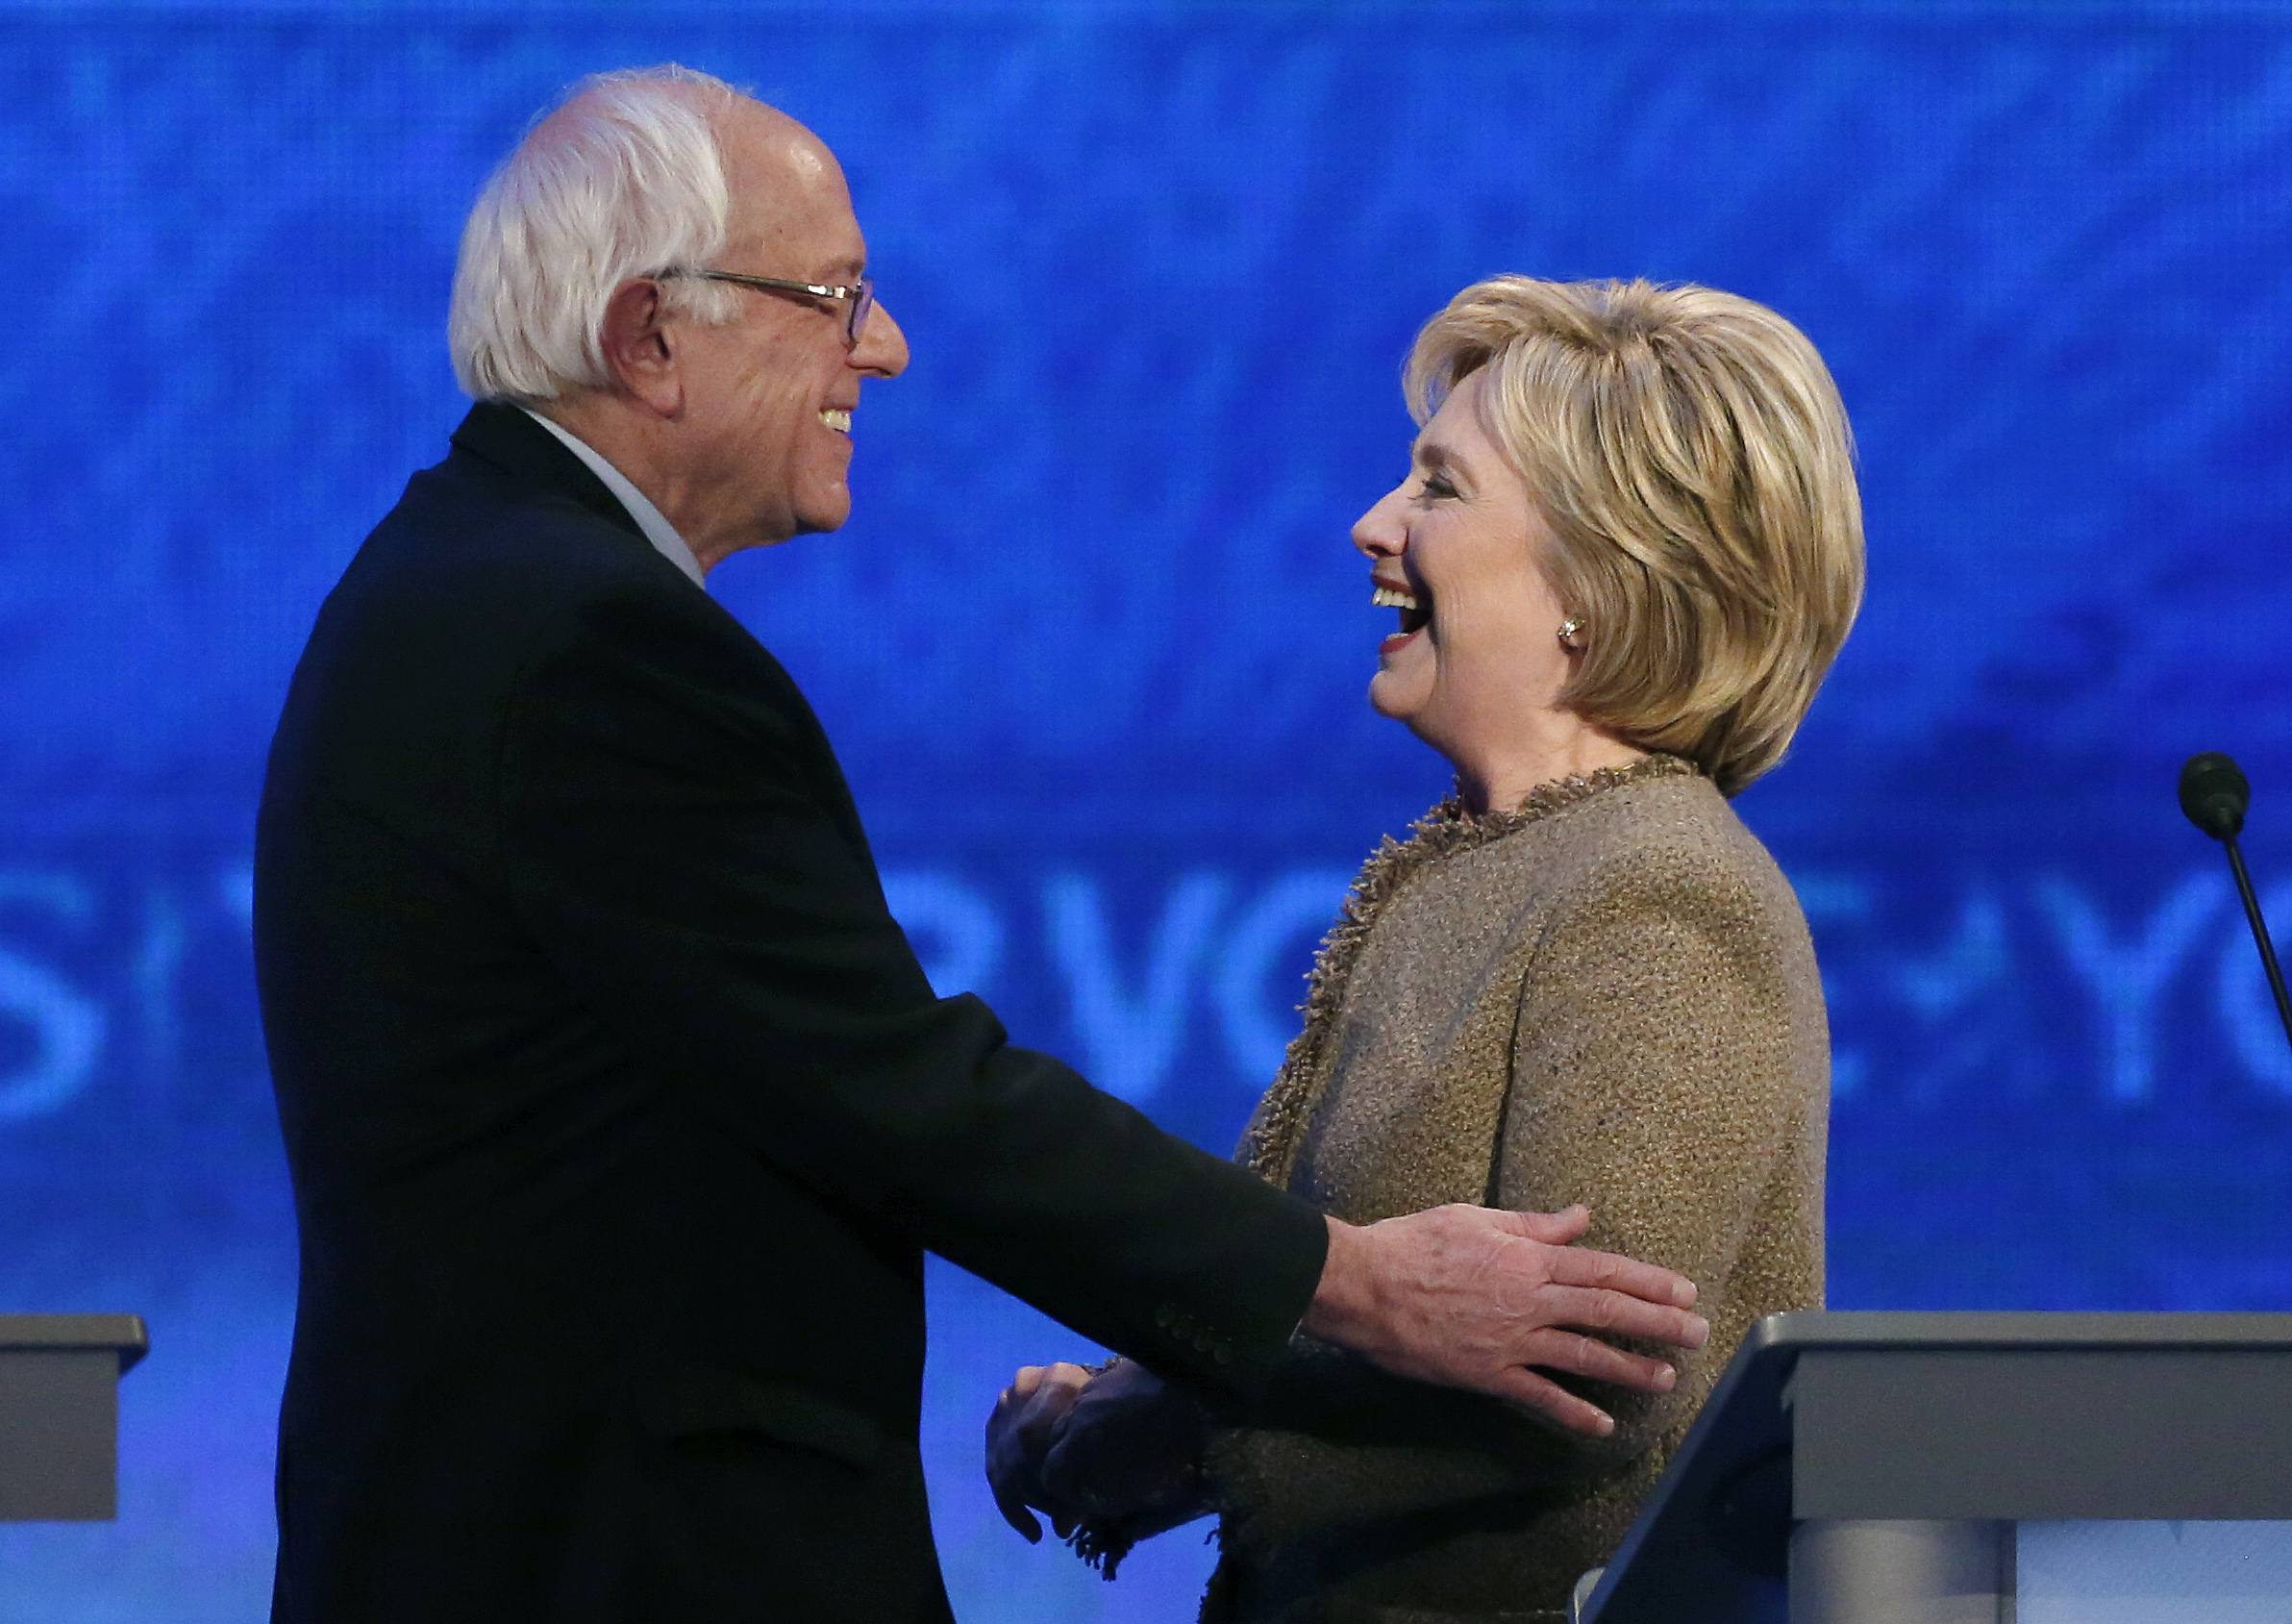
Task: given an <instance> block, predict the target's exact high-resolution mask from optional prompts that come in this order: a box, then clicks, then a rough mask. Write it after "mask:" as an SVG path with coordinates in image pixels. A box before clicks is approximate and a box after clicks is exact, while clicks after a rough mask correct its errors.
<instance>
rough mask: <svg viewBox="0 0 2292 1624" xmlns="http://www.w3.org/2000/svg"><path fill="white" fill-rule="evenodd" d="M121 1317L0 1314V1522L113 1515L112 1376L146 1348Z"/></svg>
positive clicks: (133, 1322)
mask: <svg viewBox="0 0 2292 1624" xmlns="http://www.w3.org/2000/svg"><path fill="white" fill-rule="evenodd" d="M149 1345H150V1344H149V1342H148V1340H147V1339H146V1337H145V1336H144V1333H143V1322H142V1320H140V1319H138V1318H137V1317H136V1316H135V1315H134V1314H126V1313H0V1522H105V1521H109V1520H110V1519H111V1518H112V1517H114V1516H116V1515H118V1514H119V1378H120V1377H121V1376H122V1375H123V1374H125V1373H126V1371H127V1370H128V1369H129V1368H130V1367H131V1366H133V1365H134V1364H135V1362H137V1360H139V1359H141V1358H142V1357H143V1354H144V1351H145V1350H146V1348H147V1347H148V1346H149Z"/></svg>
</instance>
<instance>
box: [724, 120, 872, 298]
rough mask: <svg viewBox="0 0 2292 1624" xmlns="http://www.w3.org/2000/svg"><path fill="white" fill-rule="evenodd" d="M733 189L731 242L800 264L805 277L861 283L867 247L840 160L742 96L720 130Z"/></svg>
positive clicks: (820, 143) (824, 146) (798, 127)
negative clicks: (750, 243)
mask: <svg viewBox="0 0 2292 1624" xmlns="http://www.w3.org/2000/svg"><path fill="white" fill-rule="evenodd" d="M718 136H719V139H720V140H721V141H722V143H723V147H724V154H725V166H726V169H727V177H726V178H727V179H728V180H729V181H730V182H731V184H732V188H733V198H732V203H733V213H734V226H733V231H734V237H735V242H736V241H737V239H738V238H741V237H747V238H748V239H750V240H751V241H753V242H756V243H758V244H759V245H760V247H762V248H764V249H765V250H766V251H769V252H772V253H775V254H785V255H792V256H794V257H795V259H796V260H797V261H798V262H800V263H798V264H792V265H788V266H785V267H784V268H786V269H791V270H797V269H800V270H801V271H802V272H803V273H804V274H805V275H808V276H812V275H835V276H841V277H857V276H859V274H860V273H861V272H862V271H864V270H865V269H866V268H867V266H866V261H867V249H866V245H865V243H864V241H863V240H862V239H861V237H860V236H859V221H858V220H856V219H855V218H853V215H852V199H851V193H850V192H849V191H848V190H847V189H846V188H845V186H844V179H843V170H842V168H841V166H839V165H838V164H837V163H836V162H835V154H834V153H832V152H830V151H829V150H828V147H827V144H826V143H825V142H823V141H822V140H821V139H820V138H819V137H817V136H815V135H813V134H812V133H811V132H810V130H807V129H806V128H805V127H804V126H803V125H801V124H799V123H797V122H796V121H795V120H794V119H793V118H790V117H788V116H787V114H785V113H784V112H780V111H779V110H778V109H777V108H770V107H766V106H765V105H764V104H763V103H761V102H755V101H749V100H747V99H746V98H743V99H742V100H741V101H740V102H738V103H736V104H735V106H734V107H732V108H729V109H727V110H726V112H725V115H724V118H723V122H722V123H721V125H720V126H719V129H718Z"/></svg>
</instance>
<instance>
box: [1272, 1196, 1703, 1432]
mask: <svg viewBox="0 0 2292 1624" xmlns="http://www.w3.org/2000/svg"><path fill="white" fill-rule="evenodd" d="M1590 1223H1591V1214H1590V1213H1589V1212H1585V1211H1584V1210H1583V1209H1582V1208H1581V1207H1571V1208H1569V1209H1568V1210H1567V1211H1566V1212H1505V1211H1503V1210H1501V1209H1496V1208H1488V1207H1467V1206H1451V1207H1434V1208H1432V1209H1430V1210H1428V1211H1426V1212H1411V1213H1409V1214H1408V1215H1407V1216H1405V1217H1398V1218H1386V1219H1384V1220H1383V1222H1381V1223H1374V1224H1365V1225H1360V1226H1358V1227H1356V1226H1355V1225H1352V1224H1344V1223H1339V1222H1338V1221H1337V1220H1336V1219H1334V1218H1332V1219H1330V1220H1329V1231H1330V1234H1329V1261H1328V1262H1327V1263H1325V1264H1324V1265H1323V1267H1322V1272H1321V1287H1320V1289H1319V1291H1317V1292H1316V1293H1315V1295H1314V1297H1313V1304H1312V1307H1311V1308H1310V1309H1308V1311H1307V1312H1306V1317H1305V1323H1304V1325H1303V1326H1302V1328H1301V1329H1303V1330H1304V1331H1306V1332H1307V1333H1308V1335H1310V1336H1313V1337H1318V1338H1320V1339H1321V1340H1322V1341H1325V1342H1333V1343H1335V1344H1336V1345H1337V1346H1339V1347H1343V1348H1349V1349H1351V1350H1352V1351H1353V1352H1355V1353H1357V1354H1358V1355H1360V1356H1361V1357H1362V1358H1363V1359H1366V1360H1368V1361H1369V1362H1371V1363H1373V1364H1377V1365H1381V1366H1383V1368H1385V1369H1387V1370H1390V1371H1392V1372H1394V1373H1395V1374H1396V1375H1401V1376H1411V1377H1414V1378H1416V1379H1417V1380H1419V1381H1424V1382H1437V1383H1440V1384H1441V1385H1443V1386H1445V1387H1469V1388H1473V1389H1475V1390H1478V1391H1481V1392H1485V1393H1494V1394H1495V1395H1497V1396H1498V1397H1499V1398H1507V1399H1511V1400H1513V1401H1514V1402H1515V1403H1519V1404H1523V1405H1526V1406H1527V1407H1528V1408H1530V1409H1531V1410H1534V1411H1536V1412H1540V1413H1542V1414H1543V1415H1545V1416H1547V1417H1548V1418H1550V1419H1551V1420H1553V1421H1554V1422H1556V1423H1557V1424H1558V1425H1560V1426H1562V1427H1565V1428H1567V1429H1568V1430H1569V1431H1571V1432H1577V1433H1582V1434H1585V1435H1587V1436H1589V1437H1606V1436H1607V1434H1609V1433H1610V1432H1613V1431H1614V1430H1615V1422H1614V1421H1613V1420H1612V1419H1611V1418H1610V1417H1609V1416H1608V1415H1607V1412H1605V1411H1603V1410H1601V1409H1599V1408H1598V1407H1597V1406H1595V1405H1593V1404H1591V1403H1589V1402H1587V1401H1586V1400H1584V1399H1582V1398H1579V1397H1577V1396H1576V1395H1575V1394H1574V1393H1571V1392H1569V1391H1568V1390H1567V1389H1565V1388H1564V1387H1560V1386H1559V1385H1558V1384H1557V1383H1555V1382H1552V1381H1550V1380H1548V1379H1546V1378H1545V1377H1542V1376H1539V1375H1537V1374H1536V1373H1535V1371H1534V1370H1532V1369H1531V1368H1530V1366H1536V1367H1539V1368H1542V1369H1546V1370H1558V1371H1565V1372H1567V1373H1569V1374H1571V1375H1578V1376H1588V1377H1591V1378H1593V1379H1594V1380H1596V1381H1602V1382H1611V1383H1613V1384H1614V1385H1616V1386H1617V1387H1631V1388H1633V1389H1635V1390H1637V1391H1640V1392H1666V1391H1669V1390H1670V1388H1671V1387H1672V1385H1673V1383H1674V1382H1675V1381H1676V1380H1677V1374H1676V1372H1675V1371H1674V1370H1673V1369H1672V1367H1671V1366H1670V1365H1668V1364H1665V1363H1664V1362H1661V1361H1660V1360H1654V1359H1646V1358H1642V1357H1641V1356H1639V1355H1637V1354H1630V1353H1626V1352H1624V1351H1623V1350H1622V1349H1621V1348H1617V1347H1613V1346H1611V1345H1610V1344H1608V1343H1607V1342H1605V1341H1602V1340H1601V1339H1600V1338H1601V1337H1639V1338H1642V1339H1645V1340H1648V1341H1654V1342H1663V1343H1668V1344H1670V1345H1672V1346H1675V1347H1682V1348H1699V1347H1701V1346H1703V1344H1704V1340H1705V1338H1706V1337H1708V1336H1709V1335H1710V1327H1709V1325H1707V1323H1705V1321H1704V1320H1703V1319H1702V1317H1701V1316H1699V1315H1697V1314H1695V1313H1692V1312H1689V1311H1690V1310H1691V1309H1693V1308H1694V1306H1695V1285H1694V1283H1693V1282H1692V1281H1689V1280H1687V1279H1686V1278H1685V1277H1684V1276H1682V1275H1677V1274H1674V1273H1672V1272H1671V1270H1669V1269H1665V1268H1657V1266H1655V1265H1654V1264H1652V1263H1641V1262H1633V1261H1632V1260H1631V1259H1630V1258H1622V1257H1618V1256H1616V1255H1615V1254H1614V1253H1611V1252H1594V1251H1591V1250H1588V1249H1586V1248H1583V1247H1579V1246H1572V1245H1570V1244H1569V1242H1571V1241H1573V1240H1574V1239H1576V1237H1579V1236H1581V1235H1582V1234H1583V1232H1584V1230H1585V1228H1586V1227H1587V1226H1588V1225H1589V1224H1590Z"/></svg>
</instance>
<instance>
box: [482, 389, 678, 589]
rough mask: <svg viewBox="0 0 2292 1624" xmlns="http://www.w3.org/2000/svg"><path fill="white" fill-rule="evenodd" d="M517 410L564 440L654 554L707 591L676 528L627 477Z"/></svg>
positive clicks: (529, 411) (564, 433)
mask: <svg viewBox="0 0 2292 1624" xmlns="http://www.w3.org/2000/svg"><path fill="white" fill-rule="evenodd" d="M518 410H519V411H521V412H524V413H525V414H526V415H527V416H528V417H531V418H532V419H533V420H534V421H535V422H536V423H538V424H540V425H541V427H543V428H544V429H547V430H548V431H549V432H550V433H551V434H553V435H555V436H557V437H558V438H559V439H561V440H563V441H564V442H565V449H566V450H568V451H570V452H572V453H573V455H574V456H576V457H578V458H580V459H581V460H582V461H583V462H585V463H587V464H588V470H589V472H590V473H592V474H595V475H596V476H597V477H598V478H599V479H601V480H603V481H604V482H605V488H606V489H608V490H610V491H611V492H612V493H613V495H614V496H616V497H618V498H619V499H620V504H621V506H622V507H624V508H626V509H628V510H629V516H630V517H631V518H633V519H635V521H636V528H637V529H639V530H641V531H643V532H644V538H645V539H646V540H647V541H650V542H651V543H652V544H653V550H654V551H655V552H657V553H659V554H660V556H661V557H662V558H664V559H666V560H667V561H668V562H670V563H673V564H675V565H676V566H677V567H678V568H679V569H681V570H683V571H684V572H685V575H686V576H687V577H688V578H689V579H690V580H691V582H692V584H693V585H694V586H695V587H700V588H702V589H703V590H704V591H705V590H706V589H707V588H708V585H709V582H708V577H706V576H705V575H703V574H702V573H701V568H700V560H698V559H696V558H694V557H693V556H692V549H691V548H690V547H688V546H686V545H685V538H684V537H682V536H679V535H678V534H677V527H676V526H675V525H673V524H671V523H669V522H668V520H667V518H666V517H664V516H663V515H662V514H661V512H660V509H658V508H656V507H654V506H653V504H652V502H651V501H650V500H649V499H648V498H647V497H646V495H645V493H644V492H643V491H641V490H639V489H637V488H636V487H635V486H634V485H632V484H630V483H629V476H628V475H626V474H624V473H622V472H621V470H620V469H618V468H616V467H614V466H613V465H612V464H611V463H610V462H607V461H606V460H605V459H604V458H602V457H600V456H598V455H597V454H596V452H594V451H593V450H591V449H590V448H589V446H588V444H587V442H586V441H585V440H584V439H582V437H580V436H579V435H576V434H573V433H572V432H570V431H569V430H567V429H565V428H563V427H561V425H559V424H556V423H553V422H551V421H550V420H549V419H548V418H546V417H544V416H542V415H541V414H540V413H539V412H536V411H535V410H534V409H533V408H531V407H530V406H529V407H520V408H518Z"/></svg>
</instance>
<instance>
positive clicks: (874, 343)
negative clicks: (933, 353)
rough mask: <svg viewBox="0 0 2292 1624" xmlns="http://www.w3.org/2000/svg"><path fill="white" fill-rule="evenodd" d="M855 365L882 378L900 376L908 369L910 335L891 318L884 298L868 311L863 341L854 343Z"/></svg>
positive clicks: (862, 330) (861, 338) (860, 337)
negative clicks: (901, 329)
mask: <svg viewBox="0 0 2292 1624" xmlns="http://www.w3.org/2000/svg"><path fill="white" fill-rule="evenodd" d="M852 364H853V365H854V366H856V367H858V368H859V370H860V371H862V372H872V373H874V374H875V375H876V376H877V377H879V378H896V377H898V376H899V375H900V374H901V373H902V372H905V371H906V370H907V369H908V336H907V335H906V334H905V333H902V332H901V331H900V330H899V323H898V322H896V321H894V320H892V319H891V312H889V311H887V310H885V309H884V305H883V301H882V300H880V299H879V300H878V301H876V306H875V308H874V309H873V310H871V311H869V312H867V325H866V326H865V327H863V328H861V329H860V330H859V342H858V343H857V344H854V345H853V346H852Z"/></svg>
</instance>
